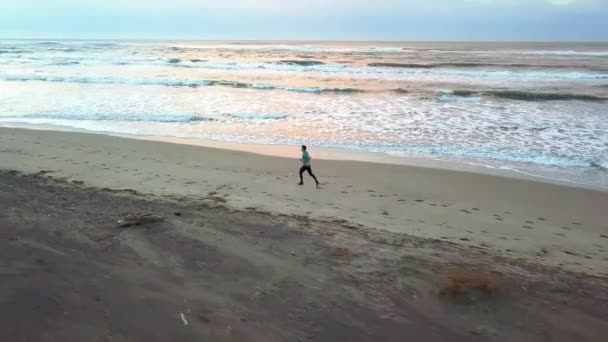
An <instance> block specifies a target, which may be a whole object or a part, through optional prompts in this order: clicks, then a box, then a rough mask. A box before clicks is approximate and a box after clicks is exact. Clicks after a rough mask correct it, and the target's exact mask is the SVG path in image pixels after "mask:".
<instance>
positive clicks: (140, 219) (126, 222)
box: [118, 214, 165, 227]
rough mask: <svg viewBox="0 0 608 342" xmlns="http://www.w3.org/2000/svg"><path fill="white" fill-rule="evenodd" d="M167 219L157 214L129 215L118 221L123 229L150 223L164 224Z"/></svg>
mask: <svg viewBox="0 0 608 342" xmlns="http://www.w3.org/2000/svg"><path fill="white" fill-rule="evenodd" d="M164 220H165V218H164V217H162V216H160V215H156V214H129V215H127V216H125V217H124V218H122V219H120V220H118V224H119V225H120V226H121V227H130V226H141V225H144V224H149V223H156V222H162V221H164Z"/></svg>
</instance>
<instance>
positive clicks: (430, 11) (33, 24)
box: [0, 0, 608, 41]
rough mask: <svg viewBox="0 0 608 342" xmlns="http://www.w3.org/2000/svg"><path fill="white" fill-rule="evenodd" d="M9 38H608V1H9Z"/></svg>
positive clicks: (4, 13)
mask: <svg viewBox="0 0 608 342" xmlns="http://www.w3.org/2000/svg"><path fill="white" fill-rule="evenodd" d="M0 37H2V38H152V39H294V40H298V39H314V40H459V41H462V40H489V41H493V40H510V41H608V0H0Z"/></svg>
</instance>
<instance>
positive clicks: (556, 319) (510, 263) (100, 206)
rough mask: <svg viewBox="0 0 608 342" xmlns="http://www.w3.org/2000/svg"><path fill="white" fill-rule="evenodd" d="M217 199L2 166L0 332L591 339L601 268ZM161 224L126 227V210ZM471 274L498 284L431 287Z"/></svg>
mask: <svg viewBox="0 0 608 342" xmlns="http://www.w3.org/2000/svg"><path fill="white" fill-rule="evenodd" d="M229 203H230V202H229V197H228V199H226V198H225V197H224V196H222V195H220V194H219V193H217V194H207V195H205V196H202V197H200V198H193V197H191V196H183V195H182V196H177V195H165V196H152V195H145V194H140V193H137V192H135V191H133V190H123V191H118V190H112V189H105V190H103V189H99V188H91V187H89V186H87V185H86V184H81V183H80V181H77V180H74V179H66V178H63V177H61V176H54V175H53V174H52V173H45V172H40V173H38V174H35V175H26V174H23V173H20V172H17V171H2V172H0V227H1V228H2V229H0V241H2V243H3V247H2V248H0V255H1V257H0V260H1V262H0V277H1V279H2V282H1V283H0V298H1V304H2V305H0V320H2V327H3V328H2V329H0V340H2V341H64V342H80V341H121V342H122V341H147V342H148V341H168V340H179V341H201V340H204V341H404V340H415V341H564V342H566V341H567V342H572V341H603V340H604V337H605V336H606V333H608V321H607V320H606V318H605V317H608V311H607V310H608V309H607V308H608V287H607V284H608V282H607V280H606V278H601V277H593V276H584V275H581V274H578V273H573V272H569V271H566V270H563V269H556V268H551V267H547V266H543V265H540V264H538V263H536V262H533V261H522V260H516V259H511V258H505V257H503V256H500V255H496V254H495V253H494V252H492V251H491V250H489V249H487V248H481V247H472V246H463V245H460V244H456V243H452V242H449V241H443V240H440V239H428V238H422V237H416V236H411V235H407V234H403V233H398V232H391V231H388V230H382V229H370V228H366V227H363V226H359V225H356V224H353V223H351V222H346V221H337V220H334V221H324V220H320V219H312V218H309V217H307V216H297V215H287V214H275V213H270V212H264V211H261V210H259V209H253V208H251V209H249V210H236V209H233V208H230V207H229ZM132 213H139V214H142V213H150V214H153V215H156V216H157V217H158V218H159V220H160V222H155V223H149V224H143V225H140V226H128V227H124V226H123V225H124V224H123V223H122V222H123V221H121V220H124V218H125V217H126V216H127V215H128V214H132ZM463 270H466V271H474V272H477V273H480V274H484V275H487V276H488V277H492V278H493V279H495V280H496V282H497V284H498V288H497V291H496V292H495V293H491V294H488V293H485V292H483V291H467V292H463V294H462V295H459V296H456V297H451V296H442V295H440V293H439V291H440V286H439V285H438V284H441V283H442V279H444V278H445V277H446V275H449V274H451V273H453V272H454V271H463Z"/></svg>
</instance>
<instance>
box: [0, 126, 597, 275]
mask: <svg viewBox="0 0 608 342" xmlns="http://www.w3.org/2000/svg"><path fill="white" fill-rule="evenodd" d="M293 153H294V158H293V159H287V158H278V157H269V156H262V155H256V154H251V153H245V152H238V151H230V150H222V149H214V148H204V147H200V146H189V145H183V144H171V143H163V142H153V141H142V140H134V139H125V138H117V137H110V136H104V135H96V134H83V133H71V132H70V133H68V132H54V131H40V130H24V129H14V128H0V168H1V169H5V170H6V169H14V170H18V171H22V172H25V173H36V172H40V171H44V172H50V173H49V174H50V175H52V176H53V177H60V178H66V179H68V180H70V181H78V182H84V183H85V184H87V185H89V186H93V187H99V188H110V189H132V190H135V191H138V192H141V193H147V194H153V195H161V196H162V195H165V196H166V195H176V196H185V197H190V198H206V197H208V196H209V195H213V196H215V197H221V198H223V199H225V201H226V204H227V205H228V206H230V207H232V208H236V209H249V210H253V209H255V210H263V211H269V212H272V213H275V214H288V215H300V216H308V217H310V218H313V219H323V220H346V221H349V222H351V223H353V224H360V225H363V226H366V227H370V228H378V229H385V230H388V231H391V232H395V233H402V234H411V235H415V236H419V237H426V238H434V239H442V240H446V241H452V242H455V243H459V244H463V245H472V246H482V247H484V248H487V249H489V250H491V251H493V252H496V253H499V254H501V255H504V256H508V257H511V258H522V259H525V260H533V261H535V262H539V263H543V264H546V265H551V266H559V267H563V268H565V269H567V270H572V271H576V272H581V273H585V274H590V275H603V276H606V275H608V192H600V191H592V190H589V189H582V188H574V187H566V186H560V185H554V184H545V183H539V182H532V181H529V180H519V179H511V178H504V177H496V176H491V175H481V174H474V173H467V172H458V171H448V170H439V169H431V168H420V167H412V166H403V165H388V164H379V163H365V162H351V161H329V160H317V159H314V160H313V168H314V170H315V173H316V174H317V176H318V177H319V178H320V180H321V182H322V189H320V190H317V189H315V188H314V185H313V182H312V179H310V178H306V179H305V183H306V184H305V186H304V187H298V186H296V183H297V182H298V176H297V170H298V168H299V160H298V154H299V151H298V148H297V147H294V151H293ZM311 154H312V156H313V158H314V156H315V151H314V149H313V150H311Z"/></svg>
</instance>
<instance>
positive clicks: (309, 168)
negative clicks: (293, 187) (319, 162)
mask: <svg viewBox="0 0 608 342" xmlns="http://www.w3.org/2000/svg"><path fill="white" fill-rule="evenodd" d="M304 171H308V174H309V175H310V176H311V177H312V178H313V179H314V180H315V182H316V183H317V185H319V181H318V180H317V177H315V175H314V174H313V173H312V168H311V167H310V165H308V166H307V165H302V167H301V168H300V183H304V179H303V178H302V174H303V173H304Z"/></svg>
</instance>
